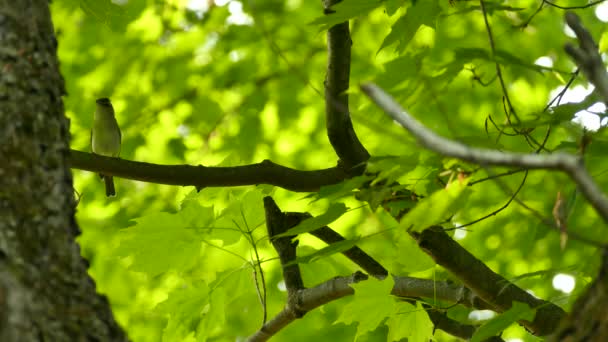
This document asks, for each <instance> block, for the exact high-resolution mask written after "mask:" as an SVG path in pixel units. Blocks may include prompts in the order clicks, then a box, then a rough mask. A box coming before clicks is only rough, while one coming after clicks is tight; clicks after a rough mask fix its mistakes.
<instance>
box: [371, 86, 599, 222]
mask: <svg viewBox="0 0 608 342" xmlns="http://www.w3.org/2000/svg"><path fill="white" fill-rule="evenodd" d="M361 89H362V90H363V91H364V92H365V93H366V94H367V95H368V96H369V97H370V98H371V99H372V100H373V101H374V102H375V103H376V104H377V105H378V106H379V107H380V108H382V110H384V112H386V113H387V114H388V115H390V116H391V117H392V118H393V120H395V121H397V122H398V123H399V124H400V125H401V126H403V127H404V128H405V129H407V130H408V131H409V132H410V133H411V134H412V135H414V137H415V138H416V139H417V140H418V142H419V143H420V144H421V145H422V146H424V147H426V148H428V149H429V150H432V151H435V152H437V153H440V154H442V155H444V156H448V157H453V158H458V159H461V160H465V161H468V162H472V163H475V164H480V165H494V166H511V167H520V168H524V169H545V170H559V171H563V172H565V173H566V174H568V175H569V176H570V178H571V179H572V180H573V181H574V182H575V183H576V184H577V185H578V188H579V190H580V191H581V192H582V193H583V195H584V196H585V197H586V198H587V200H588V201H589V202H590V203H591V205H592V206H593V207H594V208H595V210H596V211H597V212H598V213H599V214H600V216H601V217H602V218H603V219H604V221H606V222H608V199H607V198H606V195H605V194H604V193H603V192H602V191H601V190H600V188H599V187H598V186H597V184H596V183H595V181H594V180H593V178H592V177H591V175H590V174H589V173H588V172H587V170H586V169H585V165H584V164H583V161H582V159H581V158H580V157H579V156H576V155H572V154H568V153H553V154H545V155H539V154H527V153H515V152H501V151H497V150H491V149H482V148H474V147H469V146H467V145H465V144H463V143H460V142H458V141H454V140H450V139H446V138H444V137H441V136H439V135H437V134H435V133H434V132H433V131H431V130H430V129H428V128H426V127H424V126H423V125H422V124H421V123H420V122H418V121H417V120H416V119H414V117H412V116H411V115H410V114H409V113H407V112H406V111H405V110H404V109H403V108H401V106H400V105H399V104H398V103H397V102H395V100H393V98H392V97H390V96H389V95H388V94H387V93H385V92H384V91H383V90H382V89H380V88H379V87H378V86H376V85H374V84H365V85H362V86H361Z"/></svg>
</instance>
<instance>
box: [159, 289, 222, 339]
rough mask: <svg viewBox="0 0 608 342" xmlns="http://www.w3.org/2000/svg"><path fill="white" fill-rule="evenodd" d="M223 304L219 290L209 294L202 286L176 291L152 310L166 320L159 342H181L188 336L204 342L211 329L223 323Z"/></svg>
mask: <svg viewBox="0 0 608 342" xmlns="http://www.w3.org/2000/svg"><path fill="white" fill-rule="evenodd" d="M225 301H226V293H225V292H224V290H223V289H222V288H216V289H215V290H213V291H211V290H210V289H209V288H208V287H207V286H206V285H205V284H196V285H187V286H183V287H179V288H177V289H176V290H174V291H173V292H171V293H170V294H169V297H168V298H167V300H165V301H164V302H162V303H160V304H159V305H158V306H157V307H156V308H155V311H156V312H157V313H160V314H164V315H167V316H168V318H169V319H168V321H167V326H166V327H165V329H164V330H163V341H183V340H184V339H186V338H188V337H189V336H192V335H194V336H196V339H194V340H195V341H206V340H207V338H209V337H211V335H212V332H213V330H214V328H216V327H217V326H218V325H222V324H224V323H225V322H226V317H225V316H226V315H225V312H224V307H225Z"/></svg>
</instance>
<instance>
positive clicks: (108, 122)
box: [91, 97, 122, 197]
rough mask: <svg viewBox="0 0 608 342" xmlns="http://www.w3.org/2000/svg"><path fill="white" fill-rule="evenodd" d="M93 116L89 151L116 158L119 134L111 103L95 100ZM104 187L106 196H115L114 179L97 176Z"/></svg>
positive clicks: (106, 176)
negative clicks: (101, 180)
mask: <svg viewBox="0 0 608 342" xmlns="http://www.w3.org/2000/svg"><path fill="white" fill-rule="evenodd" d="M95 103H96V104H97V106H96V109H95V114H94V116H93V128H92V129H91V150H92V151H93V153H95V154H99V155H102V156H106V157H118V156H119V155H120V144H121V139H122V137H121V133H120V127H118V122H116V117H115V113H114V107H112V102H110V99H109V98H107V97H103V98H100V99H97V100H96V101H95ZM99 176H100V177H101V178H102V179H103V180H104V182H105V186H106V196H107V197H112V196H116V189H115V188H114V178H113V177H112V176H108V175H103V174H99Z"/></svg>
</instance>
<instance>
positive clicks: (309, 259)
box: [288, 238, 359, 265]
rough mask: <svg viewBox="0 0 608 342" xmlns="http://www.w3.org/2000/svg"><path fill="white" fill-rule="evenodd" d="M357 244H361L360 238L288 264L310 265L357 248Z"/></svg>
mask: <svg viewBox="0 0 608 342" xmlns="http://www.w3.org/2000/svg"><path fill="white" fill-rule="evenodd" d="M357 242H359V239H358V238H356V239H349V240H344V241H339V242H336V243H332V244H331V245H329V246H327V247H325V248H323V249H320V250H318V251H316V252H314V253H311V254H309V255H304V256H300V257H297V258H296V259H295V260H294V261H292V262H290V263H288V265H292V264H308V263H311V262H314V261H317V260H319V259H322V258H326V257H328V256H330V255H334V254H336V253H342V252H344V251H346V250H349V249H351V248H353V247H355V246H356V245H357Z"/></svg>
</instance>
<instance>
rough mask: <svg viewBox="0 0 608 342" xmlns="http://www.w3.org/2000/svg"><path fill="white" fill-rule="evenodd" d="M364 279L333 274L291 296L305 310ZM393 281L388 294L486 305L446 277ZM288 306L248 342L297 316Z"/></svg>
mask: <svg viewBox="0 0 608 342" xmlns="http://www.w3.org/2000/svg"><path fill="white" fill-rule="evenodd" d="M367 279H368V276H367V275H365V274H363V273H361V272H355V273H353V274H352V275H350V276H348V277H336V278H333V279H330V280H328V281H326V282H323V283H321V284H319V285H317V286H315V287H312V288H309V289H301V290H299V291H297V296H296V298H295V300H296V301H297V303H298V308H299V310H301V312H308V311H311V310H314V309H316V308H318V307H319V306H321V305H324V304H327V303H329V302H332V301H334V300H337V299H340V298H342V297H346V296H350V295H353V294H354V293H355V290H354V289H353V288H352V287H350V285H351V284H355V283H358V282H361V281H365V280H367ZM393 279H394V280H395V285H394V287H393V290H392V291H391V294H392V295H395V296H398V297H418V298H421V297H424V298H430V299H438V300H442V301H446V302H450V303H458V304H462V305H465V306H468V307H474V308H476V309H490V306H489V305H488V304H487V303H485V302H484V301H482V300H481V299H480V298H479V297H477V296H476V295H475V294H473V292H472V291H471V290H469V289H467V288H466V287H464V286H462V285H457V284H454V283H452V282H447V281H432V280H428V279H419V278H412V277H397V276H394V277H393ZM300 317H301V316H298V315H296V314H295V313H294V312H293V310H291V309H290V308H289V307H285V308H284V309H283V310H282V311H281V312H279V313H278V314H277V315H276V316H275V317H274V318H272V319H271V320H270V321H268V322H267V323H266V324H264V326H263V327H262V328H261V329H260V330H258V331H257V332H256V333H255V334H253V335H252V336H250V337H249V341H250V342H259V341H267V340H268V339H270V338H271V337H272V336H273V335H275V334H276V333H278V332H279V331H280V330H281V329H282V328H284V327H286V326H287V325H288V324H290V323H291V322H293V321H295V320H296V319H298V318H300Z"/></svg>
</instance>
